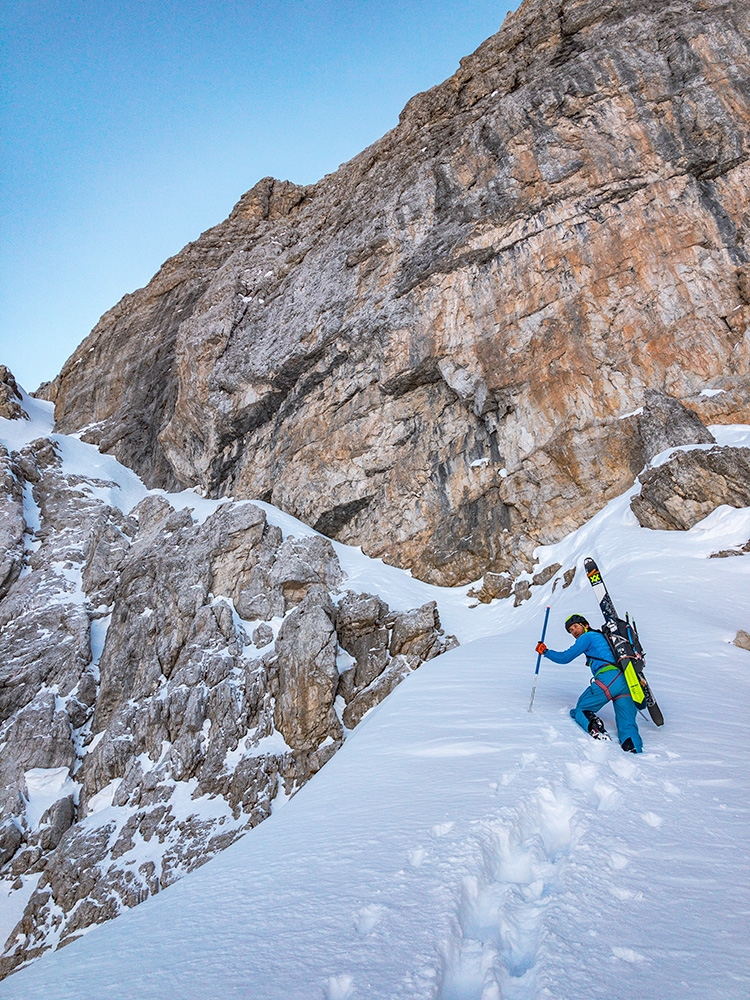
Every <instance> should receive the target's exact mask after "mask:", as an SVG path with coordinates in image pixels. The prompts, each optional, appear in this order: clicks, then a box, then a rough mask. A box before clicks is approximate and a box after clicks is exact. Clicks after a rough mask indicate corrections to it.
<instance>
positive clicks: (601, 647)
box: [544, 631, 612, 674]
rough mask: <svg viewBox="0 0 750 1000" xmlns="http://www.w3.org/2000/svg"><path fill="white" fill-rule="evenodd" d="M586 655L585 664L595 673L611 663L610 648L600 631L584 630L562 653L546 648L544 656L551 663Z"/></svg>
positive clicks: (567, 660) (564, 661)
mask: <svg viewBox="0 0 750 1000" xmlns="http://www.w3.org/2000/svg"><path fill="white" fill-rule="evenodd" d="M584 653H585V655H586V666H587V667H589V668H590V670H591V673H592V674H595V673H596V672H597V670H601V668H602V667H603V666H606V664H608V663H612V650H611V649H610V648H609V643H608V642H607V640H606V639H605V638H604V636H603V635H602V634H601V632H593V631H592V632H584V633H583V635H582V636H579V638H578V639H576V641H575V642H574V643H573V645H572V646H571V647H570V648H569V649H566V650H565V651H564V652H562V653H557V652H555V650H554V649H548V650H547V651H546V652H545V654H544V655H545V657H546V658H547V659H548V660H552V662H553V663H570V661H571V660H574V659H575V658H576V656H581V655H583V654H584Z"/></svg>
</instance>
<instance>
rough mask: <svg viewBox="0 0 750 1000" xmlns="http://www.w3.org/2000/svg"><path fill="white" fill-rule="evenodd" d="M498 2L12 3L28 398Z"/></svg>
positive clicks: (464, 37)
mask: <svg viewBox="0 0 750 1000" xmlns="http://www.w3.org/2000/svg"><path fill="white" fill-rule="evenodd" d="M517 6H518V0H515V2H510V3H506V2H498V0H468V2H467V0H431V2H423V0H377V2H375V0H358V2H357V0H318V2H315V0H283V2H282V0H276V2H274V0H266V2H254V0H0V59H1V60H2V67H1V68H2V84H1V86H2V90H1V91H0V93H1V94H2V98H1V101H2V105H1V107H2V121H1V122H0V198H1V199H2V202H1V203H2V215H1V216H0V225H1V227H2V228H1V230H0V364H7V365H8V366H9V367H10V368H11V369H12V371H13V372H14V374H15V375H16V378H17V379H18V380H19V381H20V382H21V384H22V385H24V387H25V388H26V389H28V390H29V391H31V390H32V389H35V388H36V387H37V386H38V385H39V383H40V382H42V381H45V380H47V379H51V378H53V377H54V376H55V375H56V374H57V373H58V372H59V370H60V368H61V367H62V364H63V362H64V361H65V359H66V358H67V357H69V355H70V354H71V353H72V352H73V351H74V350H75V348H76V346H77V345H78V344H79V343H80V342H81V340H83V338H84V337H85V336H86V334H87V333H88V332H89V330H90V329H91V328H92V327H93V326H94V324H95V323H96V322H97V320H98V319H99V317H100V315H101V314H102V313H103V312H105V311H106V310H107V309H109V308H110V307H111V306H113V305H114V304H115V303H116V302H117V301H118V300H119V299H120V298H121V297H122V296H123V295H124V294H125V293H126V292H130V291H133V290H134V289H136V288H139V287H141V286H142V285H144V284H146V282H147V281H148V280H149V279H150V278H151V277H152V275H153V274H154V273H155V272H156V271H157V270H158V268H159V266H160V265H161V264H162V263H163V261H164V260H165V259H166V258H167V257H169V256H171V255H172V254H174V253H176V252H177V251H178V250H180V248H181V247H183V246H184V245H185V244H186V243H187V242H188V241H190V240H192V239H195V238H196V237H197V236H198V235H199V234H200V233H201V232H203V231H204V230H205V229H207V228H208V227H209V226H212V225H214V224H216V223H217V222H220V221H221V220H222V219H223V218H225V217H226V216H227V215H228V213H229V211H230V210H231V208H232V206H233V205H234V204H235V202H236V201H237V200H238V199H239V197H240V196H241V195H242V194H243V193H244V192H245V191H246V190H248V188H250V187H252V186H253V184H255V183H256V181H258V180H259V179H260V178H261V177H264V176H267V175H272V176H274V177H278V178H281V179H288V180H291V181H295V182H296V183H299V184H307V183H312V182H314V181H316V180H318V179H319V178H320V177H322V176H323V175H324V174H327V173H330V172H331V171H333V170H335V169H336V168H337V167H338V166H339V164H341V163H343V162H345V161H346V160H348V159H350V158H351V157H352V156H354V155H355V154H356V153H358V152H359V151H360V150H362V149H364V148H365V147H366V146H368V145H369V144H370V143H371V142H373V141H374V140H375V139H377V138H379V137H380V136H381V135H383V134H384V133H385V132H387V131H388V130H389V129H390V128H393V126H394V125H396V123H397V121H398V115H399V112H400V111H401V109H402V108H403V106H404V105H405V104H406V102H407V101H408V100H409V98H410V97H412V96H413V95H414V94H415V93H417V92H419V91H421V90H426V89H427V88H429V87H431V86H433V85H435V84H437V83H440V82H441V81H442V80H444V79H445V78H446V77H448V76H450V75H451V74H452V73H453V72H455V70H456V69H457V67H458V63H459V60H460V59H461V58H462V57H463V56H465V55H468V54H469V53H470V52H472V51H473V50H474V49H475V48H476V47H477V46H478V45H479V44H480V43H481V42H482V41H484V39H485V38H488V37H489V36H490V35H492V34H494V33H495V32H496V31H497V30H498V29H499V28H500V25H501V24H502V21H503V19H504V17H505V15H506V14H507V12H508V11H509V10H513V9H515V8H516V7H517Z"/></svg>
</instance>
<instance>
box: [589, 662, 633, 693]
mask: <svg viewBox="0 0 750 1000" xmlns="http://www.w3.org/2000/svg"><path fill="white" fill-rule="evenodd" d="M617 673H618V674H620V673H622V671H621V670H620V669H619V668H617ZM615 680H617V675H615ZM593 681H594V684H596V685H597V686H598V687H600V688H601V689H602V691H603V692H604V693H605V694H606V696H607V701H617V699H618V698H629V697H630V694H628V693H627V692H626V693H625V694H611V693H610V690H609V688H610V686H611V685H607V684H605V683H604V681H600V680H599V678H598V677H594V678H593Z"/></svg>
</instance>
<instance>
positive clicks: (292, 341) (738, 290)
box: [47, 0, 750, 584]
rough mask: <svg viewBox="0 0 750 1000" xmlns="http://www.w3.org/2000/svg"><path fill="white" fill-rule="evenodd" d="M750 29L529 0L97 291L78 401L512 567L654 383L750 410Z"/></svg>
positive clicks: (132, 458) (145, 452)
mask: <svg viewBox="0 0 750 1000" xmlns="http://www.w3.org/2000/svg"><path fill="white" fill-rule="evenodd" d="M749 41H750V11H749V10H748V6H747V4H746V3H745V2H744V0H604V2H602V0H556V2H554V3H549V2H547V0H526V2H524V3H523V4H522V5H521V7H520V8H519V10H518V11H517V12H516V13H515V14H512V15H510V16H509V17H508V18H507V19H506V21H505V23H504V25H503V27H502V29H501V30H500V31H499V33H498V34H497V35H495V36H494V37H492V38H490V39H488V40H487V41H486V42H485V43H484V44H483V45H482V46H480V48H479V49H478V50H477V51H476V52H475V53H474V54H473V55H471V56H469V57H467V58H466V59H464V60H462V63H461V66H460V68H459V69H458V71H457V72H456V73H455V74H454V76H452V77H451V78H450V79H449V80H447V81H445V83H443V84H441V85H440V86H438V87H435V88H433V89H432V90H430V91H428V92H427V93H424V94H419V95H417V96H416V97H415V98H413V100H411V101H410V102H409V104H408V105H407V106H406V108H405V109H404V111H403V113H402V115H401V119H400V123H399V125H398V126H397V127H396V128H395V129H394V130H393V131H392V132H390V133H388V134H387V135H386V136H384V137H383V138H382V139H381V140H380V141H378V142H376V143H375V144H374V145H373V146H371V147H370V148H368V149H367V150H365V151H364V152H363V153H361V154H360V155H359V156H358V157H356V158H355V159H354V160H352V161H351V162H349V163H347V164H345V165H344V166H342V167H341V168H340V169H339V170H338V171H337V172H336V173H335V174H332V175H330V176H327V177H325V178H323V180H321V181H320V182H319V183H318V184H316V185H314V186H310V187H306V188H301V187H296V186H294V185H292V184H289V183H287V182H283V183H282V182H279V181H274V180H272V179H270V178H266V179H264V180H263V181H261V182H260V183H259V184H257V185H256V186H255V187H254V188H253V189H252V190H251V191H250V192H248V194H246V195H245V196H244V197H243V198H242V199H241V200H240V201H239V203H238V204H237V206H236V207H235V209H234V210H233V212H232V214H231V215H230V217H229V218H228V219H227V220H226V221H225V222H223V223H221V224H220V225H218V226H217V227H215V228H214V229H212V230H210V231H209V232H207V233H205V234H204V235H203V236H201V237H200V239H199V240H197V241H196V242H195V243H193V244H190V245H189V246H188V247H186V248H185V250H183V251H182V252H181V253H180V254H178V255H177V256H176V257H174V258H172V259H171V260H170V261H168V262H167V263H166V264H165V265H164V267H163V268H162V270H161V271H160V272H159V274H158V275H157V276H156V277H155V278H154V279H153V281H152V282H151V283H150V284H149V285H148V286H147V287H146V288H145V289H142V290H141V291H139V292H136V293H135V294H133V295H131V296H127V297H126V298H125V299H124V300H123V301H122V302H121V303H120V304H119V305H118V306H116V307H115V309H113V310H112V311H111V312H110V313H108V314H107V315H105V316H104V317H103V318H102V320H101V322H100V323H99V325H98V326H97V327H96V329H95V330H94V331H93V332H92V334H91V335H90V336H89V338H87V340H86V341H85V342H84V343H83V344H82V345H81V347H80V348H79V350H78V351H77V352H76V353H75V354H74V355H73V357H72V358H71V359H70V360H69V362H68V363H67V364H66V366H65V368H64V369H63V371H62V373H61V375H60V377H59V378H58V380H57V381H56V384H55V385H54V386H53V387H51V388H48V390H47V393H48V395H50V397H51V398H56V401H57V408H56V417H57V420H58V423H59V426H60V427H61V428H62V429H64V430H66V431H73V430H76V431H78V430H81V429H83V428H86V436H87V439H90V440H94V441H97V442H98V443H99V444H100V446H101V447H102V448H104V449H105V450H111V451H113V452H114V453H115V454H116V455H117V456H118V457H119V458H120V459H121V460H122V461H123V462H124V463H126V464H128V465H131V466H132V467H134V468H135V469H137V470H138V471H139V472H140V473H141V474H142V475H143V476H144V477H146V479H147V480H148V482H149V483H150V484H152V485H162V486H165V487H171V486H173V485H175V484H178V483H180V484H189V485H193V484H199V485H201V486H202V487H203V488H204V489H205V490H207V491H208V493H209V494H210V495H212V496H220V495H223V494H226V495H232V496H235V497H258V498H262V499H267V500H271V501H273V503H275V504H277V505H278V506H280V507H281V508H283V509H284V510H286V511H289V512H291V513H293V514H295V515H297V516H299V517H300V518H302V519H303V520H304V521H305V522H307V523H309V524H311V525H315V526H317V527H318V528H319V529H320V530H321V531H323V532H324V533H326V534H327V535H329V536H333V537H336V538H339V539H341V540H343V541H347V542H353V543H357V544H361V545H363V547H364V549H365V551H366V552H367V553H368V554H371V555H375V556H382V557H383V558H385V559H386V560H388V561H390V562H393V563H396V564H397V565H400V566H405V567H410V568H411V569H412V571H413V572H414V573H415V574H416V575H417V576H419V577H421V578H423V579H427V580H430V581H434V582H440V583H444V584H456V583H459V582H466V581H469V580H472V579H476V578H477V577H479V576H480V575H482V574H483V573H484V572H485V571H491V572H493V573H495V574H503V573H509V574H510V576H511V577H514V576H515V575H516V574H517V572H518V571H519V570H521V569H528V568H529V566H530V552H531V551H532V549H533V547H534V545H535V544H537V543H539V542H542V543H549V542H552V541H555V540H557V539H559V538H560V537H562V536H563V535H564V534H566V533H567V532H568V531H570V530H571V529H573V528H575V527H577V526H578V525H580V524H581V523H582V522H583V521H584V520H585V518H586V517H587V516H589V515H590V513H591V512H592V510H593V509H596V508H597V507H599V506H601V505H603V504H604V503H606V501H607V500H609V499H610V498H611V497H613V496H614V495H616V494H618V493H619V492H621V491H622V489H623V488H625V486H626V485H627V484H628V483H630V482H631V481H632V478H633V476H634V475H635V474H637V473H638V472H639V471H640V469H641V468H642V467H643V465H644V462H645V455H646V453H647V452H648V450H649V448H648V442H644V441H643V439H642V438H641V435H640V432H639V425H638V420H637V417H634V416H628V414H632V413H633V412H634V411H636V410H637V409H638V408H639V407H640V406H642V405H643V403H644V401H645V394H646V391H647V390H649V389H650V390H655V391H657V392H661V393H663V394H666V395H669V396H671V397H675V398H677V399H679V400H680V401H681V402H682V403H685V404H687V405H688V406H689V407H690V408H692V409H693V410H694V411H695V412H696V413H697V414H698V415H699V416H700V417H701V418H702V419H703V421H704V422H706V423H710V422H714V423H720V422H735V421H747V420H750V382H749V381H748V371H750V364H749V363H750V339H749V338H748V332H747V331H748V318H749V317H750V269H749V265H748V260H749V258H748V251H749V247H748V226H749V225H750V221H749V220H750V212H749V211H748V191H750V164H749V162H748V149H749V143H750V82H749V81H750V46H749ZM706 389H712V390H722V391H721V393H719V394H715V395H710V396H708V395H703V393H704V390H706Z"/></svg>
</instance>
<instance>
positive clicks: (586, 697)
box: [570, 671, 643, 753]
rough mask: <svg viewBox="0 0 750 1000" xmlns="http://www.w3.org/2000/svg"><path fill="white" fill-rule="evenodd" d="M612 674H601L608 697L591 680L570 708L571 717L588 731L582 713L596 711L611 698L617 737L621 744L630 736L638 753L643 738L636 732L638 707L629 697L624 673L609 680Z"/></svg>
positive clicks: (587, 725) (640, 749)
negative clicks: (607, 687) (574, 705)
mask: <svg viewBox="0 0 750 1000" xmlns="http://www.w3.org/2000/svg"><path fill="white" fill-rule="evenodd" d="M613 674H614V671H611V672H607V673H605V674H602V677H601V679H602V680H603V681H604V683H605V684H608V685H609V693H610V697H609V698H608V697H607V693H606V691H602V689H601V688H600V687H599V685H598V684H597V683H596V682H595V681H592V682H591V684H590V685H589V686H588V687H587V688H586V690H585V691H584V692H583V694H582V695H581V697H580V698H579V699H578V704H577V705H576V707H575V708H572V709H571V710H570V714H571V717H572V718H574V719H575V720H576V722H577V723H578V725H579V726H580V727H581V729H585V730H586V732H588V729H589V720H588V719H587V718H586V716H585V715H584V714H583V713H584V712H598V711H599V709H600V708H601V707H602V705H606V703H607V702H608V701H609V700H610V698H611V700H612V705H613V707H614V710H615V721H616V722H617V738H618V739H619V741H620V743H621V744H622V743H624V742H625V740H626V739H627V738H628V737H630V739H631V740H632V741H633V746H634V747H635V749H636V752H637V753H640V752H641V751H642V750H643V740H642V739H641V734H640V733H639V732H638V724H637V723H636V721H635V720H636V717H637V715H638V709H637V708H636V706H635V702H634V701H633V699H632V698H631V697H630V692H629V690H628V684H627V681H626V680H625V675H624V674H623V673H622V672H620V673H618V674H616V675H615V679H614V680H613V681H611V682H610V680H609V678H610V677H612V675H613Z"/></svg>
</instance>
